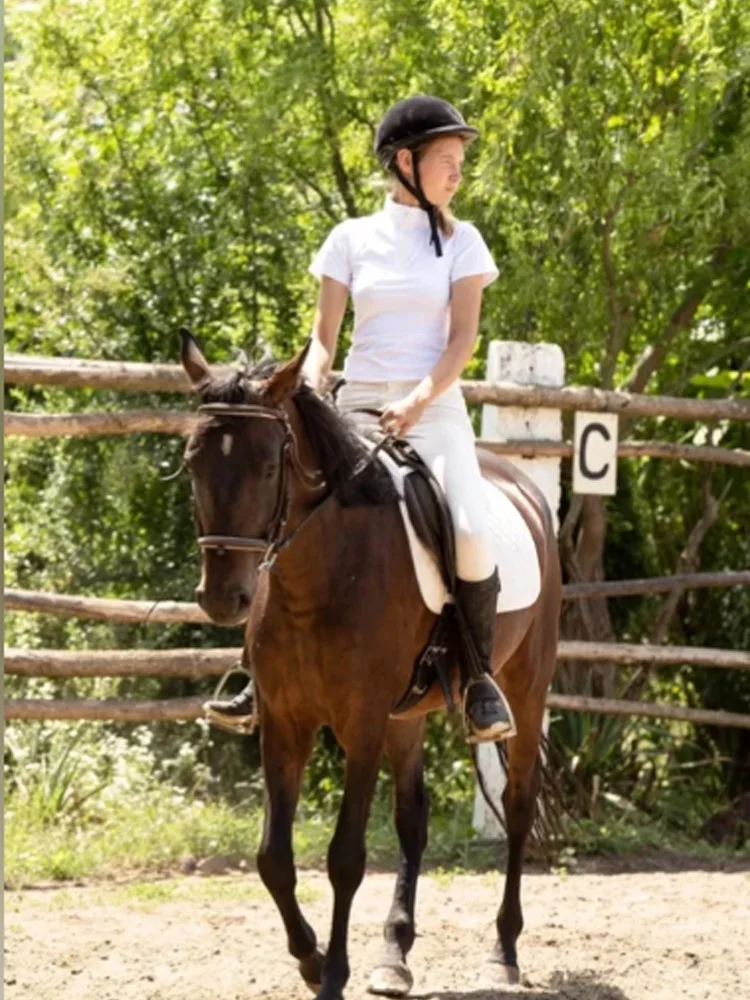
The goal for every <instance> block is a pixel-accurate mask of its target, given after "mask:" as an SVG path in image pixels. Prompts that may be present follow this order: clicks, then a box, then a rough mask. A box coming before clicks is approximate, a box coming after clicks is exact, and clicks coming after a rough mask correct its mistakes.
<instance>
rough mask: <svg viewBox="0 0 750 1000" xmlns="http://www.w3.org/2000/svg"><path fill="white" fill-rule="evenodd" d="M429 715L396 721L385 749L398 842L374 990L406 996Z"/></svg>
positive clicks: (425, 804) (424, 810)
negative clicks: (390, 777) (396, 873)
mask: <svg viewBox="0 0 750 1000" xmlns="http://www.w3.org/2000/svg"><path fill="white" fill-rule="evenodd" d="M424 727H425V716H422V718H420V719H416V720H414V721H413V722H394V723H391V725H390V726H389V728H388V735H387V737H386V744H385V752H386V754H387V756H388V761H389V763H390V765H391V769H392V771H393V781H394V785H395V810H394V811H395V820H396V831H397V833H398V841H399V846H400V857H399V866H398V877H397V879H396V889H395V892H394V894H393V902H392V903H391V909H390V911H389V913H388V917H387V919H386V922H385V927H384V928H383V936H384V938H385V941H384V943H383V949H382V952H381V954H380V957H379V958H378V963H377V965H376V966H375V968H374V969H373V972H372V975H371V977H370V985H369V987H368V989H369V991H370V993H377V994H380V995H382V996H389V997H398V996H406V995H407V993H408V992H409V990H410V989H411V987H412V985H413V982H414V977H413V976H412V974H411V970H410V969H409V967H408V965H407V964H406V959H407V956H408V954H409V952H410V951H411V948H412V945H413V944H414V938H415V936H416V925H415V921H414V906H415V903H416V897H417V880H418V878H419V869H420V865H421V863H422V855H423V854H424V849H425V847H426V846H427V818H428V812H429V800H428V795H427V789H426V788H425V784H424V748H423V743H424Z"/></svg>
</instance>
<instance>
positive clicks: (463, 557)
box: [337, 381, 495, 581]
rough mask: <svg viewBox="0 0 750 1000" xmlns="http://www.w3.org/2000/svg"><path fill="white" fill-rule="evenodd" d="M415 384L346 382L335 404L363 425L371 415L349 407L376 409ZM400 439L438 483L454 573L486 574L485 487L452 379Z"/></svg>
mask: <svg viewBox="0 0 750 1000" xmlns="http://www.w3.org/2000/svg"><path fill="white" fill-rule="evenodd" d="M417 385H419V382H418V381H408V382H346V383H345V384H344V385H343V386H342V388H341V389H340V390H339V393H338V397H337V401H338V407H339V410H340V411H341V412H342V413H344V414H348V415H349V416H350V417H351V418H352V419H353V420H355V421H356V423H357V424H358V425H360V426H362V427H363V428H371V427H373V426H376V425H377V418H375V417H373V416H370V415H368V414H365V413H354V412H353V411H354V410H357V409H360V408H367V409H377V410H382V409H384V408H385V407H386V406H389V405H390V404H391V403H396V402H399V401H400V400H402V399H403V398H404V397H405V396H408V394H409V393H410V392H411V391H412V390H413V389H414V388H416V386H417ZM406 440H407V441H408V442H409V444H410V445H411V446H412V447H413V448H414V450H415V451H416V452H417V453H418V454H419V456H420V458H421V459H422V460H423V461H424V462H425V463H426V465H427V466H429V468H430V470H431V472H432V474H433V475H434V476H435V478H436V479H437V480H438V482H439V483H440V485H441V487H442V489H443V491H444V493H445V496H446V499H447V501H448V506H449V508H450V511H451V515H452V517H453V526H454V530H455V535H456V572H457V574H458V576H459V577H460V579H462V580H468V581H476V580H486V579H487V577H488V576H490V575H491V574H492V572H493V570H494V568H495V559H494V554H493V550H492V542H491V537H490V531H489V512H488V509H487V498H486V493H485V487H484V485H483V483H482V475H481V472H480V469H479V461H478V460H477V456H476V451H475V441H474V428H473V427H472V426H471V420H470V418H469V414H468V412H467V409H466V403H465V401H464V397H463V393H462V392H461V388H460V386H459V384H458V382H455V383H454V384H453V385H452V386H451V387H450V388H449V389H447V390H446V391H445V392H444V393H443V394H442V395H441V396H439V397H438V398H437V399H436V400H435V401H434V402H432V403H430V405H429V406H428V407H427V408H426V409H425V411H424V413H423V414H422V416H421V418H420V419H419V421H418V423H417V424H416V425H415V426H414V427H412V429H411V430H410V431H408V432H407V434H406Z"/></svg>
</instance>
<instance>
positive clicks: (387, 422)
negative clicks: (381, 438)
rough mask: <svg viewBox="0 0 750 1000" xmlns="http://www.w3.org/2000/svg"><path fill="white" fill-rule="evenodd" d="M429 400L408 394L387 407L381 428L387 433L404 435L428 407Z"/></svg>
mask: <svg viewBox="0 0 750 1000" xmlns="http://www.w3.org/2000/svg"><path fill="white" fill-rule="evenodd" d="M427 402H428V401H427V400H426V399H425V400H421V399H416V398H415V397H414V396H406V398H405V399H401V400H399V401H398V403H391V405H390V406H387V407H386V408H385V410H384V411H383V415H382V417H381V418H380V426H381V428H382V429H383V430H384V431H385V432H386V434H395V435H396V437H404V436H405V435H406V434H408V433H409V431H410V430H411V429H412V427H413V426H414V424H416V423H417V421H418V420H419V419H420V417H421V416H422V414H423V413H424V411H425V410H426V409H427Z"/></svg>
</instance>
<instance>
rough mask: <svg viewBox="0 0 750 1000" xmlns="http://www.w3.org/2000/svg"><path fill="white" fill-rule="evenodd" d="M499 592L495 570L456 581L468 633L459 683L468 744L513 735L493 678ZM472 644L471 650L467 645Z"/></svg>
mask: <svg viewBox="0 0 750 1000" xmlns="http://www.w3.org/2000/svg"><path fill="white" fill-rule="evenodd" d="M499 592H500V580H499V578H498V574H497V569H495V571H494V572H493V574H492V576H489V577H487V579H486V580H478V581H476V582H475V581H468V580H457V581H456V604H457V605H458V611H459V615H460V617H461V618H462V619H463V624H464V626H465V632H468V635H464V636H462V639H463V646H464V656H463V667H464V669H463V672H462V686H463V688H464V690H463V710H464V720H465V723H466V732H467V739H468V741H469V742H470V743H483V742H491V741H494V740H505V739H508V738H509V737H511V736H515V735H516V725H515V722H514V720H513V713H512V712H511V710H510V705H509V704H508V702H507V701H506V699H505V695H504V694H503V693H502V691H501V690H500V688H499V687H498V685H497V684H496V683H495V681H494V679H493V677H492V647H493V644H494V639H495V620H496V616H497V595H498V594H499ZM462 631H463V629H462ZM472 646H473V649H472V648H469V647H472Z"/></svg>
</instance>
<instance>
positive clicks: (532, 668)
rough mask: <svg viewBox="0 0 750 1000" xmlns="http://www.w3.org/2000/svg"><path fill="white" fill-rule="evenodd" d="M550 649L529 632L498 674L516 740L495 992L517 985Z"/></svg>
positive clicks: (506, 799)
mask: <svg viewBox="0 0 750 1000" xmlns="http://www.w3.org/2000/svg"><path fill="white" fill-rule="evenodd" d="M555 638H556V637H553V639H555ZM555 649H556V642H555V641H553V642H552V644H551V645H550V644H549V643H547V642H546V640H545V639H544V637H543V635H542V634H540V630H539V629H534V630H532V633H531V634H530V635H529V636H528V637H527V638H526V639H525V640H524V642H523V643H522V645H521V647H520V648H519V649H518V650H517V651H516V653H515V654H514V655H513V656H512V657H511V659H510V661H509V662H508V664H506V666H505V667H504V668H503V676H504V677H506V693H507V695H508V699H509V701H510V704H511V708H512V709H513V714H514V716H515V719H516V725H517V727H518V735H517V736H515V737H514V738H513V739H512V740H508V744H507V746H508V775H507V778H508V780H507V783H506V785H505V790H504V792H503V808H504V811H505V826H506V833H507V837H508V860H507V865H506V870H505V889H504V892H503V900H502V903H501V906H500V910H499V912H498V915H497V941H496V943H495V947H494V949H493V953H492V957H491V965H490V967H489V968H490V969H491V970H492V979H493V982H494V983H495V985H497V986H500V985H504V984H507V983H517V982H518V978H519V973H518V955H517V952H516V942H517V941H518V937H519V935H520V933H521V931H522V930H523V914H522V912H521V873H522V871H523V856H524V847H525V844H526V839H527V837H528V835H529V833H530V831H531V827H532V825H533V822H534V816H535V812H536V800H537V794H538V792H539V783H540V776H541V760H540V757H539V747H540V743H541V736H542V719H543V717H544V705H545V700H546V691H547V685H548V683H549V680H550V678H551V676H552V672H553V670H554V656H555Z"/></svg>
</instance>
